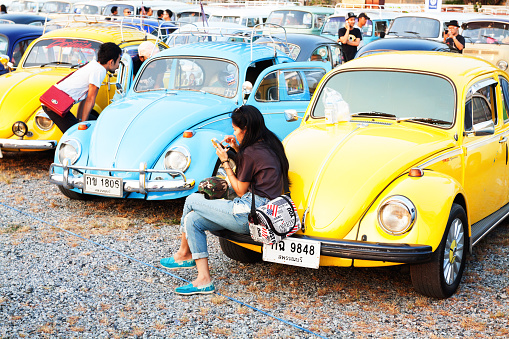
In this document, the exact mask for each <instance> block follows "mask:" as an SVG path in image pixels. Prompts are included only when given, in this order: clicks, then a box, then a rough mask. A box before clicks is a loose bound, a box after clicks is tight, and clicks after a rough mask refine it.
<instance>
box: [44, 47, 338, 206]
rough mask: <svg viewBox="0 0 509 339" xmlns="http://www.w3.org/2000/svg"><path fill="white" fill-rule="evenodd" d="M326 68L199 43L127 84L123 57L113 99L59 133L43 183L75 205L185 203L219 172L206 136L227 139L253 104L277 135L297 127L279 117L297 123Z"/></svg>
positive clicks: (169, 54)
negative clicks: (243, 108)
mask: <svg viewBox="0 0 509 339" xmlns="http://www.w3.org/2000/svg"><path fill="white" fill-rule="evenodd" d="M330 69H331V66H330V64H328V63H323V62H316V61H313V62H294V61H293V60H292V59H291V58H289V57H288V56H286V55H285V54H283V53H282V52H280V51H277V50H274V49H273V48H271V47H267V46H262V45H252V44H247V43H224V42H201V43H197V44H190V45H183V46H179V47H175V48H171V49H168V50H165V51H162V52H160V53H159V54H157V55H155V56H153V57H152V58H151V59H149V60H148V61H146V62H145V63H144V64H143V65H142V67H141V69H140V71H139V72H138V74H137V76H136V77H135V78H134V80H132V79H133V76H132V60H131V59H130V57H129V56H128V55H127V53H125V54H124V57H123V58H122V61H121V66H120V68H119V73H118V79H119V80H118V81H119V83H117V90H118V94H117V98H116V99H115V101H114V102H113V103H112V104H111V105H109V106H108V107H107V108H106V109H105V110H104V111H103V112H102V113H101V115H100V117H99V119H98V120H97V121H87V122H83V123H80V124H77V125H75V126H73V127H72V128H70V129H69V130H68V131H67V132H66V133H65V134H64V136H63V137H62V138H61V139H60V142H59V144H58V146H57V150H56V152H55V161H54V163H53V164H52V165H51V167H50V181H51V182H52V183H55V184H57V185H58V187H59V189H60V190H61V192H62V193H63V194H64V195H66V196H67V197H69V198H72V199H86V198H88V197H90V195H98V196H109V197H118V198H134V199H147V200H166V199H176V198H181V197H185V196H187V195H189V194H191V193H193V192H195V191H196V189H197V185H196V182H200V181H201V180H202V179H204V178H206V177H210V176H211V175H215V174H218V173H219V174H221V171H222V168H221V167H220V166H219V165H220V163H219V162H218V158H217V156H216V153H215V149H214V148H213V145H212V143H211V139H212V138H217V139H219V140H222V138H223V137H224V136H225V135H227V134H233V129H232V126H231V120H230V113H231V112H232V111H233V110H234V109H235V108H237V107H239V106H240V105H242V104H244V103H245V104H249V105H254V106H256V107H257V108H258V109H259V110H260V111H261V112H262V113H263V115H264V118H265V122H266V124H267V126H268V127H269V128H270V129H271V130H272V131H274V133H276V135H277V136H278V137H279V138H281V139H283V138H284V137H285V136H286V135H287V134H289V133H290V132H291V131H293V130H294V129H295V128H297V127H298V125H299V122H292V123H287V122H286V121H285V118H284V113H285V111H286V113H291V114H295V111H297V114H298V115H299V116H301V117H302V116H303V115H304V112H305V110H306V108H307V105H308V102H309V100H310V99H311V96H312V95H313V92H314V90H315V88H316V86H317V85H318V82H319V81H320V79H321V78H322V76H323V75H324V74H325V73H326V72H327V71H329V70H330ZM131 82H132V85H131ZM253 83H254V86H253V85H252V84H253Z"/></svg>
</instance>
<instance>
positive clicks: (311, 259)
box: [262, 238, 320, 268]
mask: <svg viewBox="0 0 509 339" xmlns="http://www.w3.org/2000/svg"><path fill="white" fill-rule="evenodd" d="M262 259H263V260H264V261H270V262H275V263H278V264H285V265H293V266H301V267H308V268H318V267H319V266H320V242H318V241H313V240H303V239H294V238H286V239H285V240H283V241H280V242H278V243H277V244H272V245H267V244H263V255H262Z"/></svg>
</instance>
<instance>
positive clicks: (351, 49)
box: [338, 27, 362, 61]
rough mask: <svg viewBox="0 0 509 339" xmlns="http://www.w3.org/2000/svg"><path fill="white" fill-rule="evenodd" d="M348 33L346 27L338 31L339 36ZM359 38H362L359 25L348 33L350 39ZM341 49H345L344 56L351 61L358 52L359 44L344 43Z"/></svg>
mask: <svg viewBox="0 0 509 339" xmlns="http://www.w3.org/2000/svg"><path fill="white" fill-rule="evenodd" d="M345 34H346V28H345V27H342V28H340V29H339V31H338V37H340V38H341V37H342V36H343V35H345ZM357 38H359V39H361V40H362V33H361V30H360V29H358V28H357V27H354V28H353V29H351V30H350V32H349V34H348V41H355V40H356V39H357ZM341 49H342V50H343V56H344V58H345V61H350V60H352V59H353V58H354V57H355V53H357V46H351V45H348V44H342V45H341Z"/></svg>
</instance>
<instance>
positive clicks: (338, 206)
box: [284, 122, 455, 238]
mask: <svg viewBox="0 0 509 339" xmlns="http://www.w3.org/2000/svg"><path fill="white" fill-rule="evenodd" d="M451 135H452V134H451V132H450V131H447V130H443V129H440V128H436V127H428V126H423V125H422V124H416V123H411V122H401V123H396V122H391V123H390V124H387V125H381V124H375V123H369V124H362V125H360V124H356V123H339V124H335V125H325V124H324V123H318V124H317V123H312V124H309V123H308V124H307V125H303V126H301V127H300V128H299V129H297V130H296V131H294V132H293V133H292V134H290V135H289V136H288V137H287V138H286V139H285V142H284V144H285V149H286V154H287V156H288V160H289V162H290V184H291V186H290V188H291V192H292V199H294V201H295V204H296V205H297V208H298V210H299V214H300V216H301V217H302V215H303V213H304V211H305V210H306V208H308V207H309V211H308V214H307V216H306V230H310V229H313V230H316V231H318V232H319V233H322V234H323V233H325V232H327V235H326V236H327V237H335V238H336V237H337V238H343V237H344V236H345V235H347V234H348V233H349V232H350V231H351V229H352V228H353V227H354V226H355V225H356V223H357V222H358V220H359V219H360V218H361V216H362V214H363V213H364V211H366V209H367V208H368V207H369V206H370V204H371V203H372V202H373V201H374V199H375V198H376V197H377V195H378V194H380V193H381V192H382V191H383V190H384V188H385V187H386V186H387V185H388V184H389V183H390V182H391V181H393V180H394V179H395V178H396V177H398V176H399V175H401V174H402V173H404V172H405V171H406V170H408V169H409V168H411V167H412V166H414V165H415V164H416V163H419V162H421V161H422V160H424V159H426V158H427V157H429V156H431V155H433V154H435V153H437V152H439V151H441V150H443V149H446V148H449V147H452V146H453V145H454V144H455V141H454V139H453V137H452V136H451ZM306 233H307V231H306Z"/></svg>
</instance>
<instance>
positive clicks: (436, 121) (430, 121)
mask: <svg viewBox="0 0 509 339" xmlns="http://www.w3.org/2000/svg"><path fill="white" fill-rule="evenodd" d="M407 120H413V121H419V122H426V123H428V124H437V125H450V124H451V122H450V121H445V120H440V119H434V118H417V117H408V118H399V119H397V120H396V121H397V122H401V121H407Z"/></svg>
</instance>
